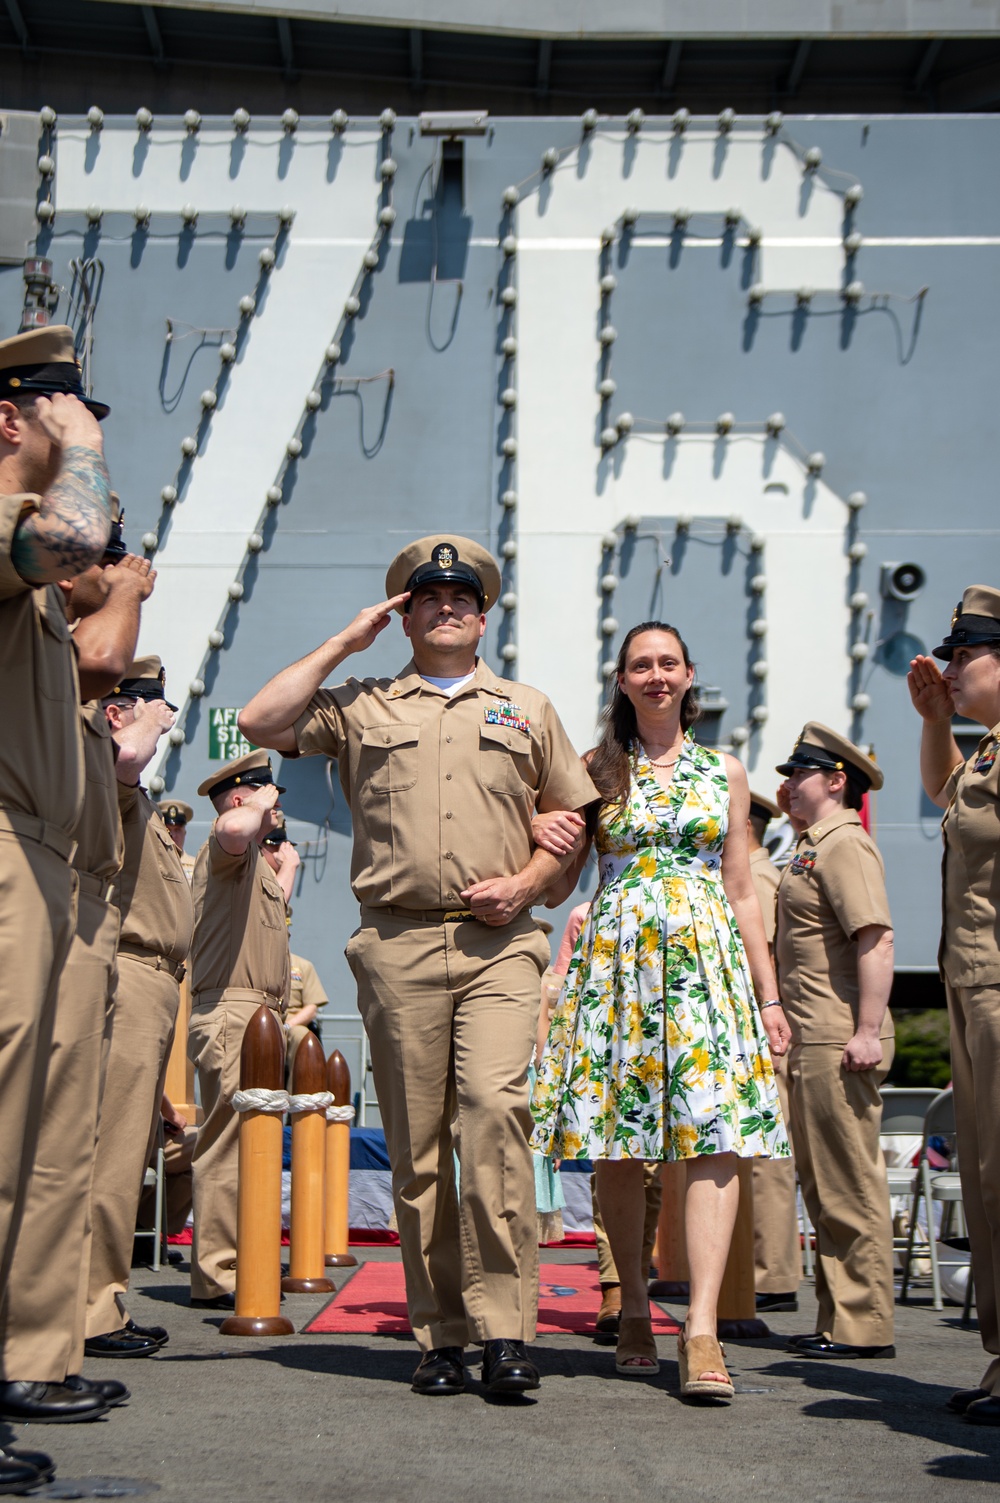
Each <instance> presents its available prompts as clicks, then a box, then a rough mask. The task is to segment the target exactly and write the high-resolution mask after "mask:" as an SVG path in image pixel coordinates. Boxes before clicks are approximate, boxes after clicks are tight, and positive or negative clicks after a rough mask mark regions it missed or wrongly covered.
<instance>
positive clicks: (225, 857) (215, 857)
mask: <svg viewBox="0 0 1000 1503" xmlns="http://www.w3.org/2000/svg"><path fill="white" fill-rule="evenodd" d="M258 854H259V847H258V845H257V842H256V841H254V840H252V841H251V842H250V844H249V845H248V846H247V848H246V850H245V851H244V852H243V854H242V856H231V855H230V854H229V852H228V851H224V850H223V849H222V846H221V845H220V844H219V842H218V840H217V839H216V838H215V830H214V828H213V830H212V833H211V835H210V836H209V837H208V870H209V873H210V874H211V875H212V876H213V877H222V878H226V877H236V876H238V875H239V874H240V871H241V869H242V868H243V867H244V866H246V865H248V864H250V863H252V864H253V865H254V866H256V865H257V856H258Z"/></svg>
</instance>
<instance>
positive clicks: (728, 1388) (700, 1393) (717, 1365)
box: [677, 1331, 736, 1404]
mask: <svg viewBox="0 0 1000 1503" xmlns="http://www.w3.org/2000/svg"><path fill="white" fill-rule="evenodd" d="M677 1362H678V1364H679V1366H680V1370H681V1397H682V1398H685V1399H697V1400H698V1401H699V1402H700V1403H704V1402H705V1401H706V1400H707V1401H708V1402H710V1403H717V1404H728V1403H729V1402H730V1400H731V1399H732V1398H733V1395H734V1394H735V1392H736V1390H735V1388H734V1387H733V1385H732V1383H731V1381H730V1378H729V1373H728V1371H727V1370H726V1363H725V1358H724V1357H723V1354H722V1348H721V1346H720V1345H719V1343H718V1342H717V1341H716V1339H715V1337H714V1336H692V1337H691V1339H690V1341H685V1339H684V1332H683V1331H681V1332H680V1334H679V1335H678V1337H677ZM703 1373H725V1374H726V1380H725V1382H724V1383H720V1382H719V1381H718V1379H716V1378H705V1377H703V1376H702V1374H703ZM692 1374H693V1375H694V1376H693V1377H692Z"/></svg>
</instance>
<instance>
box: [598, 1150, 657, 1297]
mask: <svg viewBox="0 0 1000 1503" xmlns="http://www.w3.org/2000/svg"><path fill="white" fill-rule="evenodd" d="M662 1168H663V1165H662V1163H660V1162H659V1161H656V1162H652V1161H651V1162H649V1163H646V1164H644V1165H643V1168H642V1186H643V1189H644V1190H645V1192H646V1214H645V1217H644V1218H643V1223H642V1272H643V1277H644V1278H648V1277H649V1265H650V1262H651V1260H652V1257H653V1244H654V1243H655V1241H656V1228H657V1225H658V1223H659V1220H660V1203H661V1201H662V1200H663V1185H662V1183H661V1181H660V1171H661V1170H662ZM590 1199H591V1202H592V1204H593V1207H594V1241H595V1242H596V1243H597V1268H598V1274H599V1277H600V1280H601V1285H602V1287H603V1286H604V1285H605V1284H618V1283H620V1282H621V1280H620V1279H619V1277H618V1269H617V1268H616V1267H615V1260H614V1258H613V1257H612V1254H611V1243H610V1242H609V1241H608V1234H607V1232H606V1231H605V1228H604V1218H603V1216H602V1215H601V1207H600V1203H599V1201H598V1199H597V1175H596V1174H592V1175H591V1176H590Z"/></svg>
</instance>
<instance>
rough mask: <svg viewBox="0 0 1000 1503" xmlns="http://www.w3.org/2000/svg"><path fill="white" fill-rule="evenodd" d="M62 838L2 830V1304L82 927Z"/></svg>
mask: <svg viewBox="0 0 1000 1503" xmlns="http://www.w3.org/2000/svg"><path fill="white" fill-rule="evenodd" d="M36 822H37V823H38V824H39V826H40V827H41V821H40V820H39V821H36ZM62 839H63V841H64V848H63V849H62V850H61V851H59V850H56V849H55V848H54V847H53V846H47V845H41V844H40V843H38V842H36V841H33V840H29V839H27V838H26V837H23V836H19V835H15V834H14V832H13V831H11V830H5V829H0V1102H2V1103H3V1111H2V1112H0V1299H2V1298H3V1291H4V1290H6V1288H7V1281H8V1277H9V1274H10V1265H11V1261H12V1260H13V1257H14V1248H15V1245H16V1242H17V1236H18V1232H19V1230H20V1226H21V1218H22V1216H23V1214H24V1205H25V1198H26V1196H27V1191H28V1183H29V1181H30V1179H31V1169H32V1165H33V1163H34V1159H35V1148H36V1145H37V1142H38V1133H39V1130H40V1128H41V1123H42V1101H43V1098H44V1094H45V1076H46V1074H47V1072H48V1068H49V1054H50V1051H51V1047H52V1031H53V1028H54V1027H55V1017H56V997H57V994H58V988H59V975H60V972H61V971H62V968H63V963H64V961H65V959H66V956H67V955H68V953H69V947H70V944H71V943H72V940H73V933H74V930H75V928H76V893H77V879H76V874H75V873H74V872H73V871H72V869H71V868H70V866H69V864H68V862H67V859H66V858H67V856H68V855H69V854H70V851H71V842H70V841H69V840H68V839H66V838H65V837H62ZM14 1376H15V1377H16V1376H17V1375H16V1374H15V1375H14Z"/></svg>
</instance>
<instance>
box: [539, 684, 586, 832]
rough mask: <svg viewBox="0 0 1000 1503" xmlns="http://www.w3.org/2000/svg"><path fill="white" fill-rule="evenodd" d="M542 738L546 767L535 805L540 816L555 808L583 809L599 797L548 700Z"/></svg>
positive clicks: (543, 717)
mask: <svg viewBox="0 0 1000 1503" xmlns="http://www.w3.org/2000/svg"><path fill="white" fill-rule="evenodd" d="M542 736H543V742H544V748H545V766H544V770H543V773H542V778H541V781H540V782H539V785H538V797H537V799H536V802H535V807H536V808H537V809H538V811H539V813H542V814H545V813H548V812H549V811H551V810H553V809H583V808H585V807H586V806H587V804H592V803H593V802H594V800H595V799H598V798H600V794H599V793H598V791H597V789H596V788H595V787H594V785H593V783H592V782H591V781H590V775H589V773H588V772H587V769H586V768H585V767H584V765H583V763H582V761H581V760H580V758H579V756H578V755H577V753H576V751H575V750H574V749H573V746H572V744H571V742H570V739H569V737H568V736H567V734H566V732H565V730H564V729H563V724H562V721H561V720H560V719H559V716H558V715H557V714H556V712H555V710H554V709H553V707H552V705H551V704H550V703H549V702H548V700H546V701H545V709H544V712H543V715H542Z"/></svg>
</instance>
